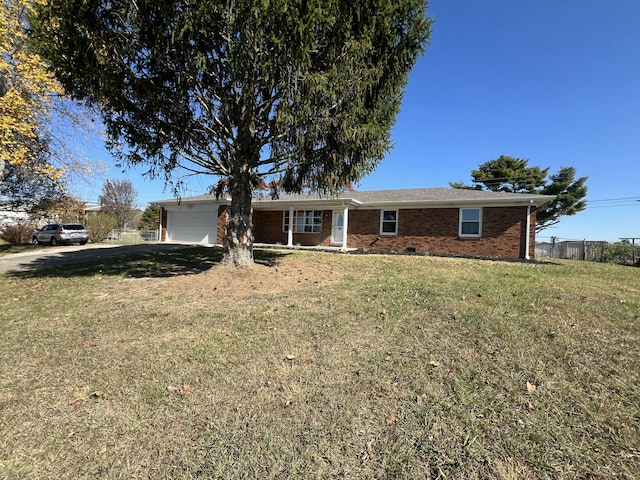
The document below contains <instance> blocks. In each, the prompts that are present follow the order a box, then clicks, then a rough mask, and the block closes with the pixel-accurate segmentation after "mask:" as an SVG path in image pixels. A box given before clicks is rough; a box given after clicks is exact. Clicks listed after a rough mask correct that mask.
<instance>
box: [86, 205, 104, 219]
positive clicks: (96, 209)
mask: <svg viewBox="0 0 640 480" xmlns="http://www.w3.org/2000/svg"><path fill="white" fill-rule="evenodd" d="M101 211H102V207H101V206H100V205H94V206H92V207H84V211H83V213H84V214H85V216H86V215H97V214H98V212H101Z"/></svg>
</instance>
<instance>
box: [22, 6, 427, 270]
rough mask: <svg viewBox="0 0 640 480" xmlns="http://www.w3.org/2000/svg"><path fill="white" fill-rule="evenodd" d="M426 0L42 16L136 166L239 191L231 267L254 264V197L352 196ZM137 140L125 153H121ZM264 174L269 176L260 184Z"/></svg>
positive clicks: (421, 36)
mask: <svg viewBox="0 0 640 480" xmlns="http://www.w3.org/2000/svg"><path fill="white" fill-rule="evenodd" d="M426 8H427V0H393V1H392V0H366V1H365V0H349V1H347V0H264V1H256V0H233V1H232V0H193V1H191V2H174V1H169V0H154V1H150V0H146V1H145V0H140V1H135V2H134V1H133V0H94V1H92V2H86V1H83V0H55V1H54V0H49V1H47V2H46V5H44V6H42V7H41V8H39V9H38V19H37V22H36V23H35V24H34V26H35V38H36V40H37V41H38V44H39V46H40V49H41V50H40V51H41V52H42V53H43V55H44V56H45V57H46V58H47V59H48V60H49V61H50V62H51V63H52V64H53V65H54V67H55V72H56V75H57V78H58V79H59V80H60V81H61V82H62V84H63V85H64V86H65V88H66V90H67V91H68V92H70V93H72V94H73V95H74V96H76V97H78V98H83V99H86V100H88V101H90V102H93V103H94V104H96V105H98V106H99V108H100V109H101V111H102V112H103V119H104V122H105V124H106V126H107V132H108V134H109V138H110V146H111V147H112V148H113V151H114V152H115V153H116V155H118V157H119V158H120V159H121V160H122V162H123V163H124V164H129V165H136V164H145V165H148V167H149V175H151V176H156V175H164V176H165V179H166V180H167V181H168V182H170V183H172V184H173V185H174V187H178V188H179V187H180V183H181V182H182V181H183V180H184V177H183V176H181V174H182V175H190V174H199V173H204V174H210V175H214V176H216V177H217V178H218V179H219V185H220V187H221V188H222V187H224V188H226V189H227V190H228V193H230V195H231V205H230V207H229V211H228V213H229V218H228V222H227V225H226V234H225V236H224V244H225V256H224V260H223V263H226V264H229V265H234V266H248V265H251V264H252V263H253V251H252V248H253V235H252V224H251V198H252V191H253V189H255V188H257V187H258V186H259V185H260V184H261V183H266V184H270V183H272V182H276V183H277V185H278V186H279V188H281V189H282V190H284V191H286V192H299V191H302V190H305V189H309V190H316V191H321V192H331V191H335V190H340V189H341V188H342V187H343V186H344V185H345V184H347V183H349V182H351V183H355V182H357V181H358V180H359V179H361V178H362V177H363V176H365V175H366V174H368V173H370V172H371V171H372V170H373V169H374V168H375V167H376V165H377V164H378V163H379V162H380V161H381V160H382V158H383V157H384V155H385V154H386V153H387V152H388V151H389V149H390V147H391V142H390V129H391V126H392V124H393V123H394V121H395V117H396V114H397V113H398V111H399V107H400V102H401V99H402V91H403V88H404V86H405V84H406V81H407V76H408V73H409V71H410V70H411V68H412V67H413V65H414V63H415V61H416V59H417V57H418V55H420V54H421V53H422V52H423V50H424V47H425V45H426V44H427V41H428V39H429V37H430V26H431V20H430V19H429V18H428V17H427V16H426ZM123 145H126V147H127V148H120V147H121V146H123ZM260 178H262V179H263V180H264V182H261V181H260Z"/></svg>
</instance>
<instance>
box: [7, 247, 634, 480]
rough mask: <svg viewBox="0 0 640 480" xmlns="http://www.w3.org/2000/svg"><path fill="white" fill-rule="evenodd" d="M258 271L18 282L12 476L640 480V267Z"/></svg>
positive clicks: (165, 256)
mask: <svg viewBox="0 0 640 480" xmlns="http://www.w3.org/2000/svg"><path fill="white" fill-rule="evenodd" d="M256 258H257V259H258V261H259V263H258V265H257V266H256V267H255V268H254V269H251V270H241V271H238V272H234V271H232V270H228V269H225V268H222V267H220V266H219V265H218V264H217V262H218V261H219V259H220V252H219V251H217V250H213V249H204V248H203V249H192V250H184V251H178V252H168V253H162V254H155V255H153V256H151V255H147V256H140V257H133V258H130V259H123V260H118V261H115V262H109V263H104V264H84V265H70V266H69V267H67V268H65V269H62V270H61V269H56V270H43V271H40V272H35V273H34V272H32V273H24V274H14V275H4V276H0V298H3V299H4V306H3V309H2V311H0V328H1V329H2V330H1V331H2V334H3V341H2V343H1V344H0V365H1V367H2V368H1V369H0V478H36V479H38V478H74V479H76V478H96V477H97V478H221V479H234V478H278V479H280V478H322V479H324V478H390V479H394V478H398V479H400V478H460V479H462V478H464V479H467V478H471V479H473V478H478V479H480V478H483V479H485V478H504V479H521V478H549V479H593V480H595V479H598V478H607V479H609V478H620V479H633V478H640V473H639V472H640V323H639V322H640V320H639V316H640V285H639V284H638V278H639V276H638V274H639V272H640V271H639V270H638V269H637V268H633V267H623V266H617V265H608V264H593V263H585V262H570V261H562V262H558V263H556V264H524V263H509V262H493V261H480V260H467V259H450V258H434V257H422V256H384V255H337V254H323V253H315V252H301V251H286V252H285V251H276V250H264V251H257V252H256ZM534 388H535V389H534Z"/></svg>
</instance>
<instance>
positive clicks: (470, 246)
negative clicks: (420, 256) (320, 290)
mask: <svg viewBox="0 0 640 480" xmlns="http://www.w3.org/2000/svg"><path fill="white" fill-rule="evenodd" d="M527 208H528V207H525V206H522V207H484V208H483V209H482V235H481V236H480V237H478V238H468V237H460V236H459V235H458V229H459V209H458V208H421V209H401V210H398V233H397V235H381V234H380V210H379V209H372V210H349V225H348V229H347V235H348V236H347V246H348V247H349V248H357V249H360V250H365V251H378V252H389V251H394V252H403V251H405V250H407V249H411V250H415V251H416V252H419V253H431V254H437V255H468V256H479V257H500V258H525V248H526V247H525V246H526V242H525V238H526V216H527ZM332 215H333V213H332V211H331V210H324V211H323V212H322V232H321V233H313V234H312V233H294V234H293V243H294V245H304V246H309V245H317V246H329V245H331V221H332ZM219 222H220V218H219ZM253 224H254V227H253V232H254V237H255V241H256V242H258V243H270V244H277V243H280V244H283V245H286V244H287V232H285V231H283V212H282V211H281V210H280V211H262V210H259V211H254V214H253ZM220 228H221V226H220V223H219V224H218V229H219V231H220ZM222 228H224V227H222ZM220 238H221V237H220ZM534 252H535V210H534V209H533V211H532V214H531V224H530V241H529V256H530V258H533V256H534Z"/></svg>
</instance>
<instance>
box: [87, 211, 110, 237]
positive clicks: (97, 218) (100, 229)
mask: <svg viewBox="0 0 640 480" xmlns="http://www.w3.org/2000/svg"><path fill="white" fill-rule="evenodd" d="M117 223H118V222H117V221H116V218H115V217H114V216H113V215H110V214H108V213H106V212H98V213H96V214H95V215H87V217H86V218H85V221H84V226H85V227H86V228H87V230H89V240H91V241H92V242H94V243H95V242H102V241H103V240H104V239H105V238H107V237H108V236H109V234H110V233H111V230H113V229H114V228H116V225H117Z"/></svg>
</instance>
